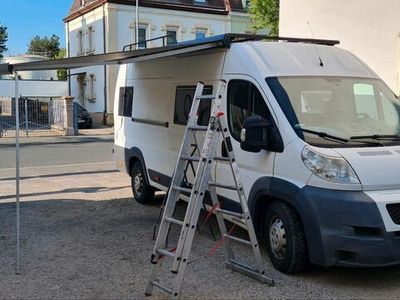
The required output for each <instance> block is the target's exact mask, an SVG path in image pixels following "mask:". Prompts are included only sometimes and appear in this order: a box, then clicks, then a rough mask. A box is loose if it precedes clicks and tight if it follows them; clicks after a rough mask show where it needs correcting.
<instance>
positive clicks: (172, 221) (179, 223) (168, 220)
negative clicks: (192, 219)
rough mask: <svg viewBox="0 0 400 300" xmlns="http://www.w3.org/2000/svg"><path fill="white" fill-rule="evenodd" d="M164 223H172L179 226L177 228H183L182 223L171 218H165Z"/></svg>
mask: <svg viewBox="0 0 400 300" xmlns="http://www.w3.org/2000/svg"><path fill="white" fill-rule="evenodd" d="M165 221H167V222H170V223H174V224H176V225H179V226H183V222H182V221H179V220H176V219H173V218H170V217H165Z"/></svg>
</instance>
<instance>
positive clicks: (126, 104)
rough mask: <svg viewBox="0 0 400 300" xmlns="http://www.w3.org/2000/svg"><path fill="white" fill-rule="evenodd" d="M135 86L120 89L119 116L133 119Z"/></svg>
mask: <svg viewBox="0 0 400 300" xmlns="http://www.w3.org/2000/svg"><path fill="white" fill-rule="evenodd" d="M132 103H133V86H125V87H121V88H119V103H118V115H119V116H122V117H129V118H131V117H132Z"/></svg>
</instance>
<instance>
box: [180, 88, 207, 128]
mask: <svg viewBox="0 0 400 300" xmlns="http://www.w3.org/2000/svg"><path fill="white" fill-rule="evenodd" d="M212 90H213V87H212V86H205V87H204V90H203V95H212ZM195 92H196V86H178V87H177V88H176V94H175V112H174V123H175V124H179V125H186V124H187V121H188V118H189V113H190V109H191V107H192V102H193V97H194V93H195ZM198 113H199V114H198V116H199V120H198V122H197V123H198V124H199V125H208V123H209V121H210V113H211V100H202V101H201V103H200V107H199V112H198Z"/></svg>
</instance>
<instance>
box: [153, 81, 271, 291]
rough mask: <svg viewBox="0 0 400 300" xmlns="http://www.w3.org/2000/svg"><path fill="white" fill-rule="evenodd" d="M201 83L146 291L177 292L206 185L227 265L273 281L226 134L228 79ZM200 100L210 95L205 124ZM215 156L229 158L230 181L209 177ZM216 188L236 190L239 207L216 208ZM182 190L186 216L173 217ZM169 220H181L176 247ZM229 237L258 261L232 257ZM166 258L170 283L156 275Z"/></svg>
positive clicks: (178, 161)
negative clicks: (232, 226) (219, 152)
mask: <svg viewBox="0 0 400 300" xmlns="http://www.w3.org/2000/svg"><path fill="white" fill-rule="evenodd" d="M203 88H204V84H203V83H198V85H197V88H196V92H195V95H194V98H193V103H192V107H191V110H190V114H189V118H188V123H187V127H186V130H185V134H184V138H183V141H182V145H181V149H180V152H179V156H178V160H177V163H176V167H175V172H174V175H173V177H172V181H171V186H170V189H169V192H168V196H167V201H166V204H165V208H164V212H163V216H162V219H161V222H160V227H159V231H158V235H157V239H156V243H155V247H154V251H153V254H152V256H151V263H152V264H153V268H152V272H151V276H150V280H149V283H148V285H147V287H146V291H145V295H146V296H150V295H151V294H152V291H153V288H154V287H156V288H158V289H160V290H161V291H163V292H165V293H167V294H169V295H171V296H174V297H177V296H178V294H179V291H180V288H181V284H182V280H183V276H184V272H185V269H186V266H187V264H188V259H189V253H190V250H191V247H192V243H193V238H194V235H195V233H196V226H197V222H198V219H199V216H200V211H201V209H202V206H203V200H204V197H205V195H206V191H208V192H209V194H210V198H211V201H212V204H213V211H214V212H215V215H216V217H217V222H218V226H219V229H220V232H221V236H222V238H223V239H224V240H225V242H224V245H225V248H226V251H227V255H228V261H227V262H226V267H228V268H229V269H231V270H234V271H237V272H240V273H242V274H244V275H247V276H250V277H252V278H254V279H257V280H259V281H261V282H263V283H267V284H269V285H273V284H274V281H273V280H272V279H271V278H268V277H267V276H266V275H265V273H266V271H265V268H264V264H263V261H262V257H261V253H260V249H259V245H258V241H257V237H256V233H255V231H254V226H253V222H252V219H251V215H250V212H249V209H248V206H247V199H246V196H245V193H244V190H243V185H242V183H241V181H240V176H239V168H238V165H237V162H236V159H235V154H234V152H233V147H232V144H231V140H230V137H229V133H228V129H227V122H226V119H225V117H224V114H223V112H222V105H223V103H224V102H223V97H225V90H226V82H225V81H223V80H221V81H220V82H219V85H218V89H217V93H216V96H204V95H203ZM203 100H211V101H212V100H214V104H213V106H212V107H213V108H212V112H211V117H210V121H209V125H208V126H199V125H198V124H197V123H198V113H197V112H198V109H199V104H200V101H203ZM199 131H202V132H203V133H204V132H206V136H205V140H204V144H203V147H202V148H201V152H200V156H195V155H193V152H190V147H191V146H197V140H198V139H197V138H196V133H197V132H199ZM221 136H222V140H223V142H224V144H225V148H226V149H227V153H228V157H216V149H217V144H219V142H220V141H221V139H220V138H221ZM191 138H192V139H194V141H195V144H193V143H192V141H191ZM199 149H200V148H199ZM214 161H225V162H228V163H229V164H230V166H231V171H232V175H233V179H234V185H232V186H228V185H223V184H219V183H217V182H214V181H213V179H212V176H211V167H212V163H213V162H214ZM192 162H196V163H197V164H198V165H197V171H196V173H195V177H194V182H193V184H191V185H189V186H188V185H184V187H183V186H182V182H183V179H184V177H185V176H186V174H185V170H187V167H186V166H187V164H188V163H192ZM185 167H186V168H185ZM188 187H190V188H188ZM217 188H222V189H229V190H234V191H237V194H238V197H239V200H240V205H241V208H242V212H241V213H237V212H233V211H229V210H225V209H222V208H220V207H219V201H218V198H217V192H216V189H217ZM182 195H186V196H187V195H190V197H189V202H188V205H187V208H186V214H185V218H184V220H183V221H182V220H178V219H176V218H175V217H174V212H175V207H176V204H177V202H178V200H179V199H180V197H181V196H182ZM224 215H225V216H230V217H232V218H233V219H234V220H235V222H236V223H239V224H240V225H241V227H243V228H245V229H246V230H247V232H248V237H249V239H242V238H240V237H236V236H233V235H231V234H230V233H228V231H227V229H226V225H225V222H224ZM172 224H174V225H177V226H180V227H181V232H180V236H179V240H178V244H177V245H176V247H175V248H172V249H171V248H170V249H168V248H167V240H168V233H169V230H170V226H171V225H172ZM231 242H237V243H239V244H243V245H247V246H250V247H251V248H252V250H253V252H254V257H255V263H256V267H255V268H252V267H250V266H248V265H246V264H244V263H242V262H239V261H237V260H235V257H234V254H233V251H232V248H231V244H230V243H231ZM165 258H171V259H173V262H172V268H171V272H172V274H169V273H168V272H167V273H168V274H169V277H168V279H171V280H167V281H170V282H169V285H168V286H167V284H165V283H162V282H160V281H159V280H157V278H158V275H159V273H160V272H161V271H162V270H161V269H162V262H163V259H165ZM171 276H172V278H171Z"/></svg>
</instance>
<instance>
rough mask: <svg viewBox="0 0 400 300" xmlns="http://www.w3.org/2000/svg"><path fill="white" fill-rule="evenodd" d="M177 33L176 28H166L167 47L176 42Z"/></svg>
mask: <svg viewBox="0 0 400 300" xmlns="http://www.w3.org/2000/svg"><path fill="white" fill-rule="evenodd" d="M177 32H178V30H177V29H176V28H168V29H167V45H173V44H176V43H177V42H178V40H177Z"/></svg>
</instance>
